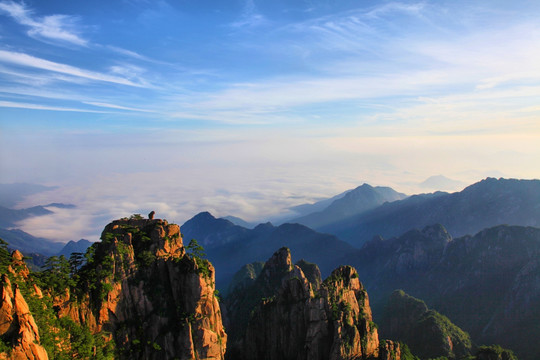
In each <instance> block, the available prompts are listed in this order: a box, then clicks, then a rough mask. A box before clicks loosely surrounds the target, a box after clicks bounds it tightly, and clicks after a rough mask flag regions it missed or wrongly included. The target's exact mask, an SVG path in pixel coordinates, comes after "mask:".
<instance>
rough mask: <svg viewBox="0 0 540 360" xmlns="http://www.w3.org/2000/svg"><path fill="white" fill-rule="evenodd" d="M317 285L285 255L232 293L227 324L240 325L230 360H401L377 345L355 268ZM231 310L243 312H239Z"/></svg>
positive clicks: (394, 347) (392, 349) (390, 346)
mask: <svg viewBox="0 0 540 360" xmlns="http://www.w3.org/2000/svg"><path fill="white" fill-rule="evenodd" d="M302 265H303V266H304V267H305V265H306V264H302ZM315 273H316V272H315ZM316 284H317V281H316V280H315V281H313V280H312V281H310V280H308V278H307V277H306V276H305V274H304V272H303V271H302V269H301V268H300V266H298V265H293V263H292V260H291V254H290V251H289V249H287V248H282V249H280V250H279V251H277V252H276V253H275V254H274V255H273V256H272V257H271V258H270V259H269V260H268V261H267V262H266V265H265V267H264V268H263V270H262V271H261V274H260V275H259V276H258V278H257V280H256V281H255V282H254V283H253V284H252V285H251V287H249V288H247V289H246V288H244V289H243V290H242V291H241V292H234V291H233V292H232V293H231V294H230V295H229V297H228V298H227V300H226V302H227V304H228V305H229V309H230V311H229V314H230V316H231V319H230V321H231V323H235V321H236V319H239V320H241V322H240V323H242V322H243V323H244V324H245V326H244V327H243V328H242V327H240V326H239V327H237V328H236V329H235V333H234V338H233V339H234V342H233V343H232V344H230V346H231V347H232V351H231V353H230V354H229V355H230V356H231V357H230V358H234V359H246V360H247V359H276V360H277V359H295V360H301V359H302V360H303V359H315V360H317V359H320V360H323V359H356V358H358V359H367V358H370V359H379V358H381V359H385V360H388V359H393V360H396V359H400V350H399V345H398V344H394V343H393V342H388V343H384V345H383V344H379V338H378V333H377V327H376V325H375V324H374V323H373V320H372V316H371V309H370V307H369V300H368V296H367V292H366V290H365V289H364V287H363V286H362V284H361V283H360V281H359V279H358V274H357V272H356V270H354V268H352V267H350V266H341V267H339V268H338V269H336V270H334V272H332V274H331V275H330V277H329V278H327V279H326V280H325V281H324V282H323V283H322V284H321V285H320V286H317V285H316ZM235 304H243V305H245V307H244V308H242V309H241V311H238V310H237V308H235V307H234V306H235ZM246 313H248V314H250V316H249V318H248V319H246V316H245V314H246ZM237 324H238V322H237ZM380 345H381V346H380ZM381 349H382V350H381ZM379 355H382V357H379Z"/></svg>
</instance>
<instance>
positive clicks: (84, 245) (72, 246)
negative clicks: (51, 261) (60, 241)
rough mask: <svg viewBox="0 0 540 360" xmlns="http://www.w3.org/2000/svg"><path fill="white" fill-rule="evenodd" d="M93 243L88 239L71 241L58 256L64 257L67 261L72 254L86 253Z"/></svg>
mask: <svg viewBox="0 0 540 360" xmlns="http://www.w3.org/2000/svg"><path fill="white" fill-rule="evenodd" d="M92 244H93V242H91V241H88V240H86V239H81V240H79V241H73V240H71V241H69V242H68V243H67V244H66V245H65V246H64V247H63V248H62V250H60V251H59V252H58V254H57V255H58V256H60V255H64V256H65V257H66V258H67V259H69V257H70V256H71V254H72V253H83V254H84V253H85V252H86V249H88V248H89V247H90V245H92Z"/></svg>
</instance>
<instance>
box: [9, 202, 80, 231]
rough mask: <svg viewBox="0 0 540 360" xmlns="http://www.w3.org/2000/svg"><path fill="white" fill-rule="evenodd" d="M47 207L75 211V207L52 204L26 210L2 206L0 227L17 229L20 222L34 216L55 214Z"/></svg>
mask: <svg viewBox="0 0 540 360" xmlns="http://www.w3.org/2000/svg"><path fill="white" fill-rule="evenodd" d="M47 207H55V208H59V209H73V208H75V205H71V204H61V203H51V204H48V205H38V206H33V207H30V208H26V209H10V208H7V207H3V206H0V227H3V228H10V227H16V226H17V223H18V222H19V221H22V220H24V219H28V218H29V217H32V216H43V215H50V214H53V212H52V211H51V210H48V209H46V208H47Z"/></svg>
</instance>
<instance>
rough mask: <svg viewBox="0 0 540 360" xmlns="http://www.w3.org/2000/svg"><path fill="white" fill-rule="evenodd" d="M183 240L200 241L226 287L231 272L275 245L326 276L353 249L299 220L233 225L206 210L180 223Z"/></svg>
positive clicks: (218, 280)
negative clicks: (289, 251)
mask: <svg viewBox="0 0 540 360" xmlns="http://www.w3.org/2000/svg"><path fill="white" fill-rule="evenodd" d="M181 232H182V234H183V236H184V242H185V243H188V242H189V241H190V240H191V239H192V238H193V239H196V240H197V241H198V243H199V244H201V245H203V247H204V248H205V250H206V253H207V255H208V259H209V260H210V261H211V262H212V264H214V266H215V268H216V283H217V286H218V288H219V289H220V291H226V289H227V285H228V283H229V282H230V281H231V280H232V278H233V276H234V274H235V273H236V272H237V271H238V270H239V269H240V268H241V267H242V266H244V265H245V264H248V263H252V262H254V261H265V260H266V259H268V258H269V257H270V256H271V255H272V254H273V253H274V252H275V250H276V249H279V248H281V247H284V246H286V247H288V248H290V249H291V251H294V253H295V256H298V259H297V260H300V259H305V260H306V261H309V262H314V263H316V264H318V265H319V267H320V269H321V272H322V273H323V276H327V275H328V274H329V273H330V271H332V270H333V269H334V268H335V267H336V266H338V265H340V264H341V262H340V259H341V258H342V257H343V256H344V255H345V254H349V253H351V252H352V251H353V250H355V249H354V248H353V247H352V246H351V245H349V244H347V243H345V242H344V241H341V240H339V239H337V238H336V237H335V236H332V235H328V234H321V233H318V232H316V231H314V230H312V229H310V228H307V227H306V226H303V225H300V224H283V225H280V226H277V227H276V226H274V225H272V224H270V223H266V224H260V225H258V226H256V227H255V228H254V229H246V228H244V227H241V226H238V225H234V224H233V223H231V222H230V221H228V220H225V219H216V218H215V217H214V216H212V215H211V214H210V213H208V212H203V213H200V214H198V215H196V216H194V217H193V218H192V219H190V220H188V221H187V222H186V223H185V224H184V225H182V227H181Z"/></svg>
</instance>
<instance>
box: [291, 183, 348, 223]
mask: <svg viewBox="0 0 540 360" xmlns="http://www.w3.org/2000/svg"><path fill="white" fill-rule="evenodd" d="M349 191H351V190H347V191H344V192H342V193H341V194H338V195H335V196H332V197H331V198H328V199H322V200H319V201H316V202H314V203H310V204H301V205H296V206H293V207H291V208H289V210H291V211H293V212H295V213H296V216H295V218H298V217H303V216H306V215H309V214H311V213H315V212H319V211H323V210H324V209H326V208H327V207H328V206H329V205H330V204H332V203H333V202H334V201H336V200H338V199H341V198H342V197H344V196H345V195H346V194H347V193H348V192H349Z"/></svg>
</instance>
